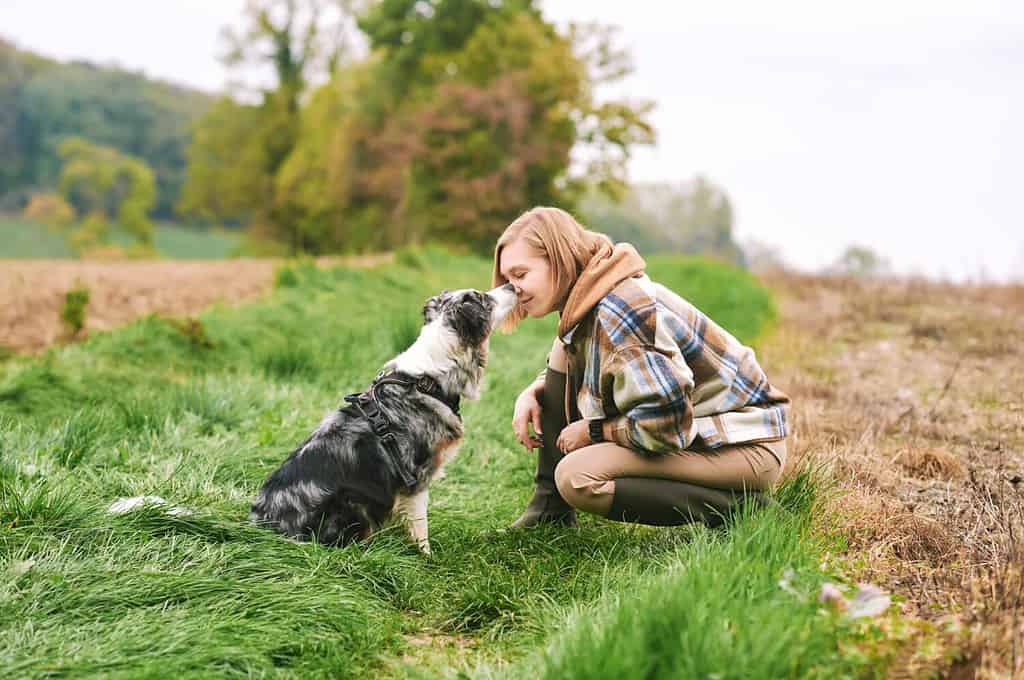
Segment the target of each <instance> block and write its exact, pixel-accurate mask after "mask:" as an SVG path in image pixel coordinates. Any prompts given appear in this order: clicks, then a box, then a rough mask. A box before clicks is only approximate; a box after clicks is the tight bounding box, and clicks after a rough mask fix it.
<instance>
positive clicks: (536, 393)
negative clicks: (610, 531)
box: [494, 207, 789, 528]
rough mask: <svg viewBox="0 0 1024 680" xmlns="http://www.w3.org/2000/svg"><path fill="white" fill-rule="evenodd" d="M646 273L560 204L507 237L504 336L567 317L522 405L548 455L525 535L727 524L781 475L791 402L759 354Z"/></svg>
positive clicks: (524, 439) (519, 431) (519, 419)
mask: <svg viewBox="0 0 1024 680" xmlns="http://www.w3.org/2000/svg"><path fill="white" fill-rule="evenodd" d="M644 267H645V263H644V260H643V258H641V257H640V255H639V254H638V253H637V251H636V250H635V249H634V248H633V247H632V246H631V245H629V244H627V243H620V244H612V242H611V240H610V239H609V238H608V237H607V236H604V235H603V234H599V233H596V232H593V231H589V230H587V229H584V228H583V227H582V226H580V224H579V223H578V222H577V221H576V220H575V219H573V217H572V216H571V215H569V214H568V213H567V212H565V211H563V210H559V209H558V208H546V207H538V208H534V209H533V210H530V211H528V212H526V213H524V214H523V215H521V216H520V217H519V218H518V219H516V220H515V221H514V222H513V223H512V224H510V225H509V226H508V227H507V228H506V229H505V231H504V233H503V234H502V235H501V237H500V238H499V239H498V243H497V246H496V247H495V250H494V285H495V286H499V285H503V284H505V283H511V284H512V286H513V287H514V288H515V290H516V295H517V297H518V306H517V307H516V309H515V310H513V312H512V314H510V315H509V316H508V317H507V318H506V320H505V322H504V330H505V331H511V330H513V329H514V328H515V327H516V325H517V324H518V323H519V322H520V321H521V320H522V319H524V318H525V317H526V316H530V317H534V318H540V317H543V316H546V315H548V314H552V313H556V312H557V313H558V315H559V323H558V333H557V337H556V338H555V340H554V344H553V345H552V347H551V352H550V353H549V354H548V359H547V367H546V369H545V370H544V371H543V372H542V373H541V375H540V376H539V377H538V378H537V379H536V380H535V381H534V382H533V383H532V384H531V385H529V386H528V387H527V388H526V389H525V390H523V392H522V393H521V394H520V395H519V397H518V398H517V399H516V403H515V409H514V415H513V418H512V427H513V429H514V431H515V434H516V438H517V439H518V440H519V442H520V443H521V444H523V446H525V447H526V448H527V450H530V451H532V450H533V449H534V448H537V449H539V451H538V458H537V475H536V489H535V491H534V495H533V499H532V500H531V501H530V504H529V506H528V507H527V509H526V511H525V512H524V513H523V515H522V516H521V517H520V518H519V519H518V520H516V522H515V523H514V524H513V525H512V526H513V527H515V528H522V527H532V526H535V525H537V524H540V523H557V524H564V525H572V524H575V521H576V516H575V511H576V510H581V511H583V512H589V513H592V514H596V515H600V516H602V517H606V518H608V519H612V520H616V521H627V522H639V523H643V524H654V525H673V524H682V523H685V522H691V521H702V522H705V523H707V524H709V525H717V524H719V523H720V522H721V521H722V519H723V518H724V517H725V516H727V515H728V513H729V512H730V511H732V510H733V509H734V508H735V507H736V506H737V505H738V504H740V503H742V502H743V501H744V500H745V499H748V498H757V499H759V500H761V499H762V498H763V496H762V492H764V491H767V490H769V489H770V488H771V487H772V485H773V484H774V483H775V482H776V480H777V479H778V478H779V475H780V473H781V471H782V468H783V466H784V464H785V461H786V442H785V438H786V435H787V433H788V426H787V409H788V403H789V399H788V397H787V396H786V395H785V394H783V393H782V392H780V391H778V390H777V389H775V388H773V387H772V386H771V385H770V384H769V382H768V379H767V377H766V376H765V373H764V371H763V370H762V369H761V367H760V366H759V365H758V363H757V360H756V359H755V357H754V352H753V350H751V349H750V348H749V347H746V346H744V345H743V344H741V343H740V342H739V341H738V340H736V338H734V337H733V336H732V335H730V334H729V333H728V332H727V331H726V330H724V329H723V328H721V327H720V326H719V325H717V324H716V323H715V322H714V321H712V320H711V319H709V318H708V317H707V316H706V315H705V314H703V313H702V312H700V311H699V310H698V309H697V308H696V307H694V306H693V305H692V304H690V303H689V302H687V301H686V300H684V299H683V298H681V297H680V296H679V295H677V294H675V293H673V292H672V291H670V290H668V289H667V288H665V287H664V286H661V285H659V284H657V283H655V282H653V281H651V279H650V278H649V277H648V276H647V275H646V274H645V273H644ZM531 426H532V428H533V432H532V433H531V432H530V428H531Z"/></svg>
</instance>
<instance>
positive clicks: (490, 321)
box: [423, 284, 516, 348]
mask: <svg viewBox="0 0 1024 680" xmlns="http://www.w3.org/2000/svg"><path fill="white" fill-rule="evenodd" d="M515 305H516V294H515V291H514V289H513V288H512V286H511V285H509V284H506V285H504V286H501V287H500V288H495V289H494V290H491V291H488V292H486V293H482V292H480V291H478V290H474V289H472V288H466V289H464V290H456V291H447V290H445V291H441V294H440V295H435V296H434V297H432V298H430V299H429V300H427V302H426V304H424V305H423V323H424V325H426V324H430V323H434V322H436V321H438V320H440V323H441V325H442V326H444V328H445V330H447V331H449V332H450V333H451V334H452V335H453V336H454V337H455V338H456V339H457V340H458V343H459V345H460V346H461V347H464V348H471V347H479V346H480V345H482V344H483V343H484V342H485V341H486V340H487V338H488V337H489V336H490V335H491V332H492V331H494V329H495V328H496V327H497V326H498V324H500V323H501V322H502V320H504V318H505V317H506V316H507V315H508V313H509V312H511V311H512V309H513V308H514V307H515Z"/></svg>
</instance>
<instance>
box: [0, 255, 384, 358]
mask: <svg viewBox="0 0 1024 680" xmlns="http://www.w3.org/2000/svg"><path fill="white" fill-rule="evenodd" d="M384 259H387V256H365V257H356V258H334V259H330V260H328V259H324V260H319V261H318V262H319V263H320V264H325V263H328V262H342V261H343V262H346V263H348V264H351V265H354V266H370V265H373V264H376V263H379V262H381V261H383V260H384ZM280 264H281V261H280V260H272V259H237V260H224V261H217V262H210V261H166V260H159V261H154V262H147V261H125V262H101V261H75V260H0V347H6V348H8V349H11V350H14V351H16V352H28V353H31V352H38V351H39V350H41V349H43V348H45V347H47V346H48V345H51V344H53V343H54V342H57V341H58V340H59V339H61V338H62V336H63V334H64V332H65V331H64V328H63V324H62V322H61V320H60V309H61V306H62V305H63V303H64V296H65V294H66V293H67V292H68V291H69V290H71V289H72V288H74V287H76V286H77V285H79V284H81V285H84V286H85V287H86V288H88V289H89V294H90V300H89V306H88V309H87V312H86V315H85V316H86V323H85V331H86V332H96V331H104V330H109V329H111V328H116V327H117V326H122V325H124V324H126V323H128V322H129V321H131V320H132V319H135V318H138V317H140V316H145V315H147V314H163V315H168V316H185V315H188V314H195V313H196V312H199V311H200V310H202V309H204V308H206V307H209V306H210V305H212V304H215V303H224V304H229V305H233V304H239V303H243V302H247V301H250V300H253V299H256V298H259V297H260V296H262V295H264V294H265V293H267V292H268V291H269V290H270V288H271V286H272V285H273V280H274V270H275V269H276V268H277V267H278V266H279V265H280Z"/></svg>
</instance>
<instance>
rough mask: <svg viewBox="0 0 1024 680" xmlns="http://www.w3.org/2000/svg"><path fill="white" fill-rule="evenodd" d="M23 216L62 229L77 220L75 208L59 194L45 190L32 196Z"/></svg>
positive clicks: (52, 227) (55, 228) (58, 229)
mask: <svg viewBox="0 0 1024 680" xmlns="http://www.w3.org/2000/svg"><path fill="white" fill-rule="evenodd" d="M22 216H23V217H24V218H25V219H26V220H31V221H34V222H40V223H42V224H45V225H46V226H48V227H50V228H51V229H54V230H57V231H60V230H62V229H64V228H65V227H67V226H68V225H70V224H71V223H72V222H73V221H74V220H75V209H74V208H72V207H71V204H70V203H68V202H67V201H65V200H64V197H62V196H60V195H59V194H55V193H50V192H44V193H38V194H34V195H33V196H32V198H31V199H30V200H29V202H28V205H26V206H25V209H24V211H23V212H22Z"/></svg>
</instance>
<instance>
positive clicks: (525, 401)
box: [512, 383, 544, 452]
mask: <svg viewBox="0 0 1024 680" xmlns="http://www.w3.org/2000/svg"><path fill="white" fill-rule="evenodd" d="M537 392H538V390H537V384H536V383H534V384H533V385H530V386H529V387H527V388H526V389H525V390H523V391H522V393H521V394H520V395H519V396H518V397H517V398H516V405H515V409H514V410H513V414H512V430H513V431H514V432H515V433H516V439H517V440H519V443H520V444H522V445H523V446H525V447H526V450H527V451H531V452H532V451H533V449H534V448H540V447H542V446H544V442H543V440H542V439H541V437H540V435H541V427H540V402H539V401H538V400H537ZM531 424H532V425H533V432H534V434H530V425H531Z"/></svg>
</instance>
